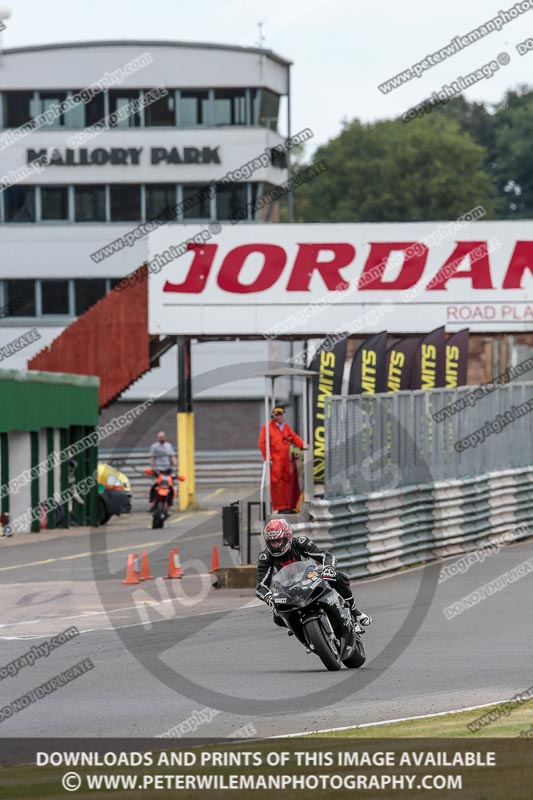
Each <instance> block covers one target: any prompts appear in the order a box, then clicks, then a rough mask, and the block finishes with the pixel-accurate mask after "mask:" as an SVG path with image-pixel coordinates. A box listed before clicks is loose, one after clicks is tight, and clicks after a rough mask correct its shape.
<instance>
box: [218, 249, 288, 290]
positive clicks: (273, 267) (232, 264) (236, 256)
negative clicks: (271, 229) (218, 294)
mask: <svg viewBox="0 0 533 800" xmlns="http://www.w3.org/2000/svg"><path fill="white" fill-rule="evenodd" d="M251 253H261V255H262V256H263V266H262V267H261V271H260V273H259V275H258V276H257V278H256V279H255V280H254V281H252V283H241V282H240V280H239V276H240V273H241V270H242V268H243V266H244V262H245V261H246V259H247V258H248V256H249V255H250V254H251ZM286 261H287V256H286V254H285V250H284V249H283V247H279V246H278V245H277V244H243V245H240V246H239V247H235V248H234V249H233V250H230V252H229V253H228V254H227V256H226V258H225V259H224V261H223V262H222V266H221V267H220V272H219V274H218V285H219V286H220V288H221V289H223V290H224V291H225V292H235V293H237V294H246V293H247V292H264V291H265V289H270V287H271V286H273V285H274V284H275V283H276V281H277V280H278V278H279V276H280V275H281V273H282V272H283V267H284V266H285V262H286Z"/></svg>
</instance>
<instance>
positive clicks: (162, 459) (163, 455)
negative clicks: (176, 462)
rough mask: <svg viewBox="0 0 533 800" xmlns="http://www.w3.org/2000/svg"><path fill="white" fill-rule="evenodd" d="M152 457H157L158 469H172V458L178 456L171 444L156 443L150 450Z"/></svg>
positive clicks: (155, 464)
mask: <svg viewBox="0 0 533 800" xmlns="http://www.w3.org/2000/svg"><path fill="white" fill-rule="evenodd" d="M150 455H151V456H155V461H154V467H155V468H156V469H171V468H172V466H173V465H172V458H171V456H174V455H176V454H175V452H174V448H173V447H172V445H171V444H170V442H163V443H161V442H155V443H154V444H153V445H152V447H151V448H150Z"/></svg>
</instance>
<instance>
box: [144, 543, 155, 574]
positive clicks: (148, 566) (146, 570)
mask: <svg viewBox="0 0 533 800" xmlns="http://www.w3.org/2000/svg"><path fill="white" fill-rule="evenodd" d="M141 580H142V581H153V580H155V578H154V576H153V575H152V573H151V572H150V565H149V564H148V553H147V552H146V550H143V552H142V566H141Z"/></svg>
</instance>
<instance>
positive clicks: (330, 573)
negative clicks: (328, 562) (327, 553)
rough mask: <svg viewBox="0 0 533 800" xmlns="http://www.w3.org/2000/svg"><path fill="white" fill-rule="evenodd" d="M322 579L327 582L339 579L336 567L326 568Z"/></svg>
mask: <svg viewBox="0 0 533 800" xmlns="http://www.w3.org/2000/svg"><path fill="white" fill-rule="evenodd" d="M322 577H323V578H324V580H326V581H334V580H335V578H336V577H337V570H336V569H335V568H334V567H324V569H323V570H322Z"/></svg>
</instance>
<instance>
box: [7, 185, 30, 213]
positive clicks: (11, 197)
mask: <svg viewBox="0 0 533 800" xmlns="http://www.w3.org/2000/svg"><path fill="white" fill-rule="evenodd" d="M2 194H3V195H4V214H5V216H4V219H5V221H6V222H35V189H34V187H33V186H10V187H9V188H8V189H6V190H5V191H4V192H2Z"/></svg>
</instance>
